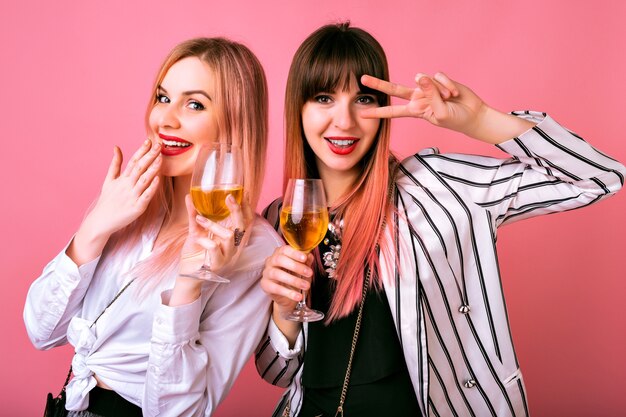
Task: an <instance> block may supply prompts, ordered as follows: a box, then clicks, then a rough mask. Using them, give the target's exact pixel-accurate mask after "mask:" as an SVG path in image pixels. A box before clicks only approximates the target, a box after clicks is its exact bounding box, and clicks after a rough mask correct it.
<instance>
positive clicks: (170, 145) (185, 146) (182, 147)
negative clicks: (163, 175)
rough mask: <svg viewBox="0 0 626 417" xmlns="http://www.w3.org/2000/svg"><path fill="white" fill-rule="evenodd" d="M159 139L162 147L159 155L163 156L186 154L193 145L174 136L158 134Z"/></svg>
mask: <svg viewBox="0 0 626 417" xmlns="http://www.w3.org/2000/svg"><path fill="white" fill-rule="evenodd" d="M159 138H161V143H162V145H163V146H162V147H161V155H163V156H176V155H180V154H181V153H184V152H187V151H188V150H189V149H191V147H192V146H193V143H191V142H188V141H186V140H184V139H181V138H178V137H176V136H168V135H164V134H162V133H159Z"/></svg>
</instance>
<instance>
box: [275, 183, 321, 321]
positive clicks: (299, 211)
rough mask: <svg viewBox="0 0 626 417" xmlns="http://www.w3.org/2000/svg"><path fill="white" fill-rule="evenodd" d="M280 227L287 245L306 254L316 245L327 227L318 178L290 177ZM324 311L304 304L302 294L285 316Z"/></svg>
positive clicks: (317, 315)
mask: <svg viewBox="0 0 626 417" xmlns="http://www.w3.org/2000/svg"><path fill="white" fill-rule="evenodd" d="M280 228H281V230H282V232H283V236H284V237H285V240H287V243H289V246H291V247H292V248H295V249H297V250H299V251H301V252H305V253H309V252H310V251H312V250H313V249H315V247H316V246H317V245H319V244H320V242H321V241H322V239H324V236H325V235H326V230H327V229H328V208H327V207H326V197H325V195H324V185H323V183H322V180H312V179H290V180H289V183H288V184H287V189H286V190H285V196H284V198H283V208H282V210H281V212H280ZM323 318H324V313H322V312H320V311H317V310H313V309H310V308H309V307H307V305H306V293H305V292H304V291H302V301H300V302H299V303H298V304H297V305H296V307H295V309H294V310H292V311H291V312H289V313H287V315H286V316H285V319H287V320H292V321H300V322H309V321H319V320H322V319H323Z"/></svg>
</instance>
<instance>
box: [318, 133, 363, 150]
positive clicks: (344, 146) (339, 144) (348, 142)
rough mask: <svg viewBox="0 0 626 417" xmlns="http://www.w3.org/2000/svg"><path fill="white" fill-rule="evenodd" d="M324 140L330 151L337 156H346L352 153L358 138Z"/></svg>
mask: <svg viewBox="0 0 626 417" xmlns="http://www.w3.org/2000/svg"><path fill="white" fill-rule="evenodd" d="M324 139H326V143H327V144H328V147H329V148H330V150H331V151H333V153H335V154H337V155H348V154H349V153H351V152H352V151H354V149H355V148H356V145H357V144H358V143H359V138H355V137H353V136H328V137H324Z"/></svg>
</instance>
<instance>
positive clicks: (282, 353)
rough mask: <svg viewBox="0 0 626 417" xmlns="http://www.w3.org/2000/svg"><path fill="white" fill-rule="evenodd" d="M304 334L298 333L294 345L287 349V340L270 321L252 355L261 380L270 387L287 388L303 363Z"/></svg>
mask: <svg viewBox="0 0 626 417" xmlns="http://www.w3.org/2000/svg"><path fill="white" fill-rule="evenodd" d="M303 345H304V333H303V332H302V331H300V334H299V335H298V338H297V339H296V343H295V345H294V347H293V348H292V349H290V348H289V342H288V341H287V338H285V336H284V335H283V334H282V333H281V332H280V330H279V329H278V327H277V326H276V324H274V321H273V320H272V319H270V321H269V324H268V327H267V333H266V334H265V337H264V338H263V340H262V341H261V343H260V344H259V346H258V347H257V349H256V352H255V355H254V362H255V364H256V369H257V372H258V373H259V375H260V376H261V378H263V379H264V380H265V381H267V382H269V383H270V384H272V385H276V386H279V387H283V388H287V387H288V386H289V384H291V380H292V379H293V377H294V376H295V375H296V373H297V372H298V370H299V369H300V366H302V362H303V350H304V349H303V348H302V347H303Z"/></svg>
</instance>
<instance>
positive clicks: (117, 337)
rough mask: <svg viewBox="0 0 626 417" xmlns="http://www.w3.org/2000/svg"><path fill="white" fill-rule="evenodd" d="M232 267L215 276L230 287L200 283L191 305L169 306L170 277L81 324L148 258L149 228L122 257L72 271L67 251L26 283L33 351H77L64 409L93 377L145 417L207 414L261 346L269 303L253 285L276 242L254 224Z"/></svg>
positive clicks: (131, 292)
mask: <svg viewBox="0 0 626 417" xmlns="http://www.w3.org/2000/svg"><path fill="white" fill-rule="evenodd" d="M248 233H251V236H250V239H249V241H248V244H247V246H246V247H245V248H244V250H243V251H242V253H241V255H240V256H239V258H238V259H237V260H236V262H235V265H233V266H231V267H230V268H228V267H227V268H228V270H222V271H220V274H222V275H225V276H227V277H228V278H229V279H230V280H231V282H230V283H229V284H215V283H209V282H206V283H205V284H204V285H203V287H202V295H201V297H200V298H199V299H197V300H196V301H194V302H193V303H191V304H188V305H184V306H178V307H169V306H167V305H166V304H167V303H168V301H169V296H170V289H171V288H172V287H173V285H174V282H175V278H176V276H175V273H173V274H172V275H171V276H169V277H167V278H166V279H164V280H163V282H161V283H160V284H159V286H158V287H157V288H156V289H154V290H153V291H151V292H150V293H149V294H148V295H142V296H139V294H138V292H137V289H138V287H139V286H138V285H137V284H138V283H133V284H131V285H130V287H129V288H128V289H127V290H126V291H125V292H124V293H123V294H122V295H121V296H120V297H119V298H118V299H117V300H116V301H115V302H114V303H113V304H112V305H111V307H110V308H109V309H108V310H107V311H106V312H105V313H104V314H103V315H102V317H101V318H100V319H99V320H98V322H97V323H96V325H95V326H93V327H92V328H91V329H90V328H89V326H90V325H91V323H93V321H94V320H95V318H96V317H97V316H98V315H99V314H100V313H101V312H102V310H103V309H104V307H106V305H107V304H108V303H109V302H110V301H111V300H112V299H113V298H114V297H115V295H116V294H117V293H118V292H119V290H120V289H121V288H122V287H123V286H124V284H126V283H127V282H128V281H129V280H130V279H132V277H131V276H129V275H130V274H127V272H128V271H129V270H130V269H131V268H132V267H133V266H134V265H136V264H137V262H139V261H141V260H143V259H145V258H146V257H148V256H149V255H150V253H151V252H152V248H153V244H154V240H155V238H156V231H153V232H152V233H150V234H147V235H144V236H143V237H142V242H141V243H140V244H138V245H137V246H136V247H134V248H133V249H132V250H131V251H130V253H127V254H123V255H122V254H119V253H107V252H106V250H105V252H104V255H102V256H101V257H100V258H98V259H95V260H93V261H91V262H89V263H87V264H84V265H82V266H80V267H77V265H76V264H75V263H74V262H73V261H72V260H71V259H70V258H69V257H68V256H67V255H66V254H65V248H64V249H63V250H62V251H61V253H59V255H57V257H56V258H54V259H53V260H52V261H51V262H50V263H49V264H48V265H47V266H46V268H45V269H44V271H43V273H42V275H41V276H40V277H39V278H38V279H37V280H36V281H35V282H34V283H33V284H32V285H31V287H30V290H29V292H28V296H27V299H26V306H25V309H24V321H25V324H26V329H27V331H28V335H29V337H30V339H31V341H32V343H33V344H34V345H35V347H36V348H38V349H50V348H52V347H55V346H60V345H63V344H65V343H67V342H69V343H70V344H72V345H73V346H74V348H75V352H76V353H75V355H74V358H73V360H72V368H73V373H74V378H73V379H72V380H71V382H70V383H69V384H68V386H67V404H66V407H67V409H69V410H84V409H86V408H87V406H88V404H89V391H90V390H91V389H92V388H93V387H94V386H95V385H96V379H95V378H94V374H95V375H97V376H98V378H99V379H100V380H101V381H102V382H103V383H105V384H106V385H108V386H109V387H111V388H112V389H113V390H115V391H116V392H117V393H118V394H120V395H121V396H122V397H124V398H125V399H127V400H128V401H130V402H132V403H133V404H137V405H138V406H140V407H142V408H143V415H144V416H156V415H159V416H198V415H207V416H208V415H211V414H212V412H213V411H214V410H215V408H216V407H217V405H218V404H219V403H220V402H221V401H222V400H223V398H224V397H225V395H226V393H227V392H228V391H229V390H230V388H231V387H232V385H233V383H234V381H235V378H236V377H237V375H238V374H239V372H240V371H241V369H242V368H243V366H244V365H245V363H246V361H247V360H248V358H249V357H250V354H251V353H252V352H253V350H254V348H255V346H256V345H257V343H258V342H259V340H260V339H261V337H262V335H263V332H264V330H265V327H266V325H267V321H268V319H269V313H270V299H269V298H268V297H267V296H266V295H265V293H264V292H263V291H262V290H261V287H260V285H258V280H259V278H260V276H261V273H262V270H263V266H264V261H265V258H266V257H268V256H269V255H270V254H271V253H273V251H274V248H276V247H278V246H281V245H282V244H283V242H282V240H281V239H280V238H279V237H278V235H277V234H276V232H275V231H274V229H273V228H272V227H271V226H270V225H269V224H267V222H266V221H265V220H263V219H262V218H260V217H257V218H256V219H255V221H254V224H253V225H252V226H251V227H250V228H249V230H248Z"/></svg>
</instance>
